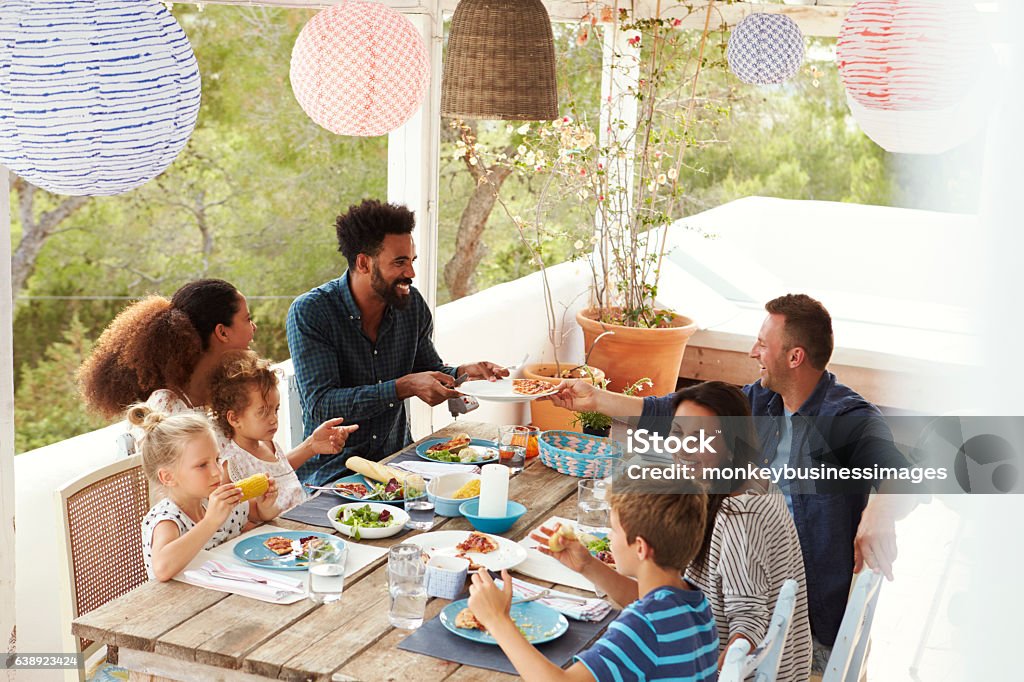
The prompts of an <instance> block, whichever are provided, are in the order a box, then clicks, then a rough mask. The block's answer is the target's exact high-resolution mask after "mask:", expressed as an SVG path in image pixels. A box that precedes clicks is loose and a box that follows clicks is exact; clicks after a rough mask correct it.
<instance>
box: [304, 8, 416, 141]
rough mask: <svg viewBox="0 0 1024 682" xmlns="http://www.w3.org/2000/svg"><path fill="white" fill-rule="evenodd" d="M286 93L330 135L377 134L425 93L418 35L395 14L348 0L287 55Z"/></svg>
mask: <svg viewBox="0 0 1024 682" xmlns="http://www.w3.org/2000/svg"><path fill="white" fill-rule="evenodd" d="M290 78H291V82H292V92H294V93H295V99H296V100H298V102H299V106H300V107H302V110H303V111H305V112H306V115H307V116H309V117H310V118H311V119H313V120H314V121H316V122H317V123H318V124H319V125H321V126H323V127H324V128H326V129H327V130H330V131H331V132H332V133H337V134H338V135H355V136H360V137H371V136H376V135H384V134H386V133H389V132H391V131H392V130H394V129H395V128H398V127H400V126H401V125H402V124H404V123H405V122H406V121H408V120H409V119H410V118H411V117H412V115H413V114H414V113H416V110H417V109H419V107H420V103H421V102H422V101H423V98H424V96H425V95H426V94H427V86H428V85H429V83H430V59H429V56H428V54H427V47H426V45H424V44H423V39H422V38H421V37H420V34H419V31H417V30H416V27H415V26H413V25H412V22H410V21H409V20H408V19H406V18H405V17H403V16H402V15H401V14H399V13H398V12H396V11H395V10H393V9H391V8H389V7H385V6H383V5H380V4H378V3H375V2H362V1H361V0H351V1H350V2H343V3H341V4H338V5H333V6H331V7H329V8H327V9H325V10H323V11H321V12H319V13H318V14H316V15H315V16H314V17H313V18H312V19H310V20H309V22H308V23H307V24H306V25H305V26H304V27H303V28H302V32H301V33H299V37H298V39H297V40H296V41H295V47H294V48H293V49H292V62H291V73H290Z"/></svg>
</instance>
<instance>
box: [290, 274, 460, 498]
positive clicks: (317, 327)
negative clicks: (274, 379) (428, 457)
mask: <svg viewBox="0 0 1024 682" xmlns="http://www.w3.org/2000/svg"><path fill="white" fill-rule="evenodd" d="M409 295H410V296H412V301H410V303H409V305H408V306H407V307H406V308H405V309H403V310H399V309H397V308H393V307H388V308H387V310H386V311H385V312H384V318H383V319H382V320H381V323H380V329H379V330H378V332H377V342H376V343H373V342H371V341H370V339H369V338H368V337H367V336H366V334H364V333H363V327H362V313H361V312H360V310H359V307H358V306H357V305H356V302H355V299H354V298H353V297H352V290H351V289H350V288H349V283H348V272H346V273H345V274H343V275H342V276H341V277H339V278H338V279H335V280H332V281H330V282H327V283H326V284H323V285H321V286H319V287H317V288H316V289H313V290H312V291H309V292H307V293H305V294H303V295H301V296H299V297H298V298H296V299H295V301H294V302H292V305H291V307H290V308H289V309H288V321H287V333H288V350H289V351H290V352H291V356H292V363H293V365H294V367H295V379H296V382H297V383H298V387H299V402H300V403H301V404H302V423H303V426H304V429H303V433H304V435H305V436H306V437H309V434H311V433H313V430H314V429H316V427H317V426H319V425H320V424H322V423H324V422H325V421H327V420H328V419H333V418H335V417H344V418H345V423H346V424H359V430H358V431H356V432H355V433H353V434H352V435H351V436H349V439H348V441H347V442H346V444H345V449H344V450H343V451H342V452H340V453H338V454H336V455H316V456H315V457H312V458H310V459H309V461H307V462H306V463H305V464H303V465H302V466H301V467H299V469H298V471H297V472H296V473H297V474H298V476H299V478H300V479H301V480H303V481H304V482H306V483H310V484H312V485H324V484H326V483H329V482H331V481H334V480H336V479H337V478H338V476H339V475H340V474H341V473H342V472H343V471H344V470H345V466H344V462H345V460H346V459H348V458H349V457H352V456H354V455H359V456H360V457H365V458H366V459H370V460H373V461H379V460H381V459H383V458H384V457H387V456H388V455H391V454H394V453H395V452H397V451H398V450H401V449H402V448H403V447H405V446H406V445H408V444H409V443H411V442H412V435H411V433H410V431H409V419H408V416H407V415H406V411H405V403H404V402H403V401H402V400H399V398H398V394H397V393H396V390H395V383H396V380H397V379H398V378H400V377H403V376H405V375H407V374H414V373H416V372H426V371H439V372H445V373H446V374H450V375H452V376H455V371H456V369H455V368H454V367H448V366H446V365H445V364H444V363H442V362H441V358H440V356H438V354H437V350H436V349H435V348H434V342H433V340H432V336H433V332H434V322H433V318H432V317H431V315H430V309H429V308H428V307H427V304H426V301H424V300H423V297H422V296H421V295H420V293H419V292H418V291H417V290H416V289H415V288H411V289H410V294H409Z"/></svg>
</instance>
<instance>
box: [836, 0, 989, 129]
mask: <svg viewBox="0 0 1024 682" xmlns="http://www.w3.org/2000/svg"><path fill="white" fill-rule="evenodd" d="M982 48H983V42H982V40H981V25H980V22H979V20H978V17H977V12H976V11H975V10H974V8H973V6H972V5H971V3H967V2H961V1H960V0H861V1H860V2H858V3H856V4H855V5H853V6H852V7H851V8H850V11H849V12H848V13H847V15H846V19H845V20H844V21H843V25H842V28H841V29H840V31H839V38H838V40H837V42H836V64H837V65H838V67H839V73H840V75H841V76H842V78H843V83H844V84H845V85H846V91H847V92H848V93H849V95H850V96H851V97H852V98H853V99H854V100H856V101H857V103H859V104H860V105H862V106H863V107H866V108H868V109H889V110H901V111H906V110H915V111H921V110H935V109H945V108H948V107H951V106H954V105H956V104H957V103H958V102H959V101H960V100H961V99H962V98H963V97H964V93H965V92H966V90H967V89H968V87H969V86H970V84H971V82H972V80H973V79H974V78H975V76H976V70H977V68H978V65H979V62H980V59H981V54H982Z"/></svg>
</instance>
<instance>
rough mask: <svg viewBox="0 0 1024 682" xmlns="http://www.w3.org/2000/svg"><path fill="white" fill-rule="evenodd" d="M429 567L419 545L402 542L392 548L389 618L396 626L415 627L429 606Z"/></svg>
mask: <svg viewBox="0 0 1024 682" xmlns="http://www.w3.org/2000/svg"><path fill="white" fill-rule="evenodd" d="M426 571H427V567H426V564H424V563H423V559H422V550H421V549H420V547H419V545H413V544H409V543H406V544H401V545H395V546H394V547H392V548H391V549H390V550H388V593H389V595H390V597H391V608H390V610H389V611H388V620H389V621H390V622H391V624H392V625H393V626H394V627H396V628H402V629H403V630H415V629H416V628H418V627H419V626H421V625H423V614H424V613H425V612H426V610H427V580H426V575H427V573H426Z"/></svg>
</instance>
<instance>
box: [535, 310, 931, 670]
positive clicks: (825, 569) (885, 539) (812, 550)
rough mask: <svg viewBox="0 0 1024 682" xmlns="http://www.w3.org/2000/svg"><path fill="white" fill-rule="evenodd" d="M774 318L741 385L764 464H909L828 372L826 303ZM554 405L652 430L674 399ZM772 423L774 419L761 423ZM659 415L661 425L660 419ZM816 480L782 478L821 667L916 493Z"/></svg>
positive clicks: (885, 564)
mask: <svg viewBox="0 0 1024 682" xmlns="http://www.w3.org/2000/svg"><path fill="white" fill-rule="evenodd" d="M765 310H766V311H767V312H768V317H767V318H766V319H765V321H764V324H763V325H762V327H761V330H760V332H759V333H758V337H757V341H756V342H755V343H754V346H753V348H752V349H751V351H750V357H752V358H754V359H756V360H757V361H758V364H759V366H760V367H759V378H758V380H757V381H755V382H754V383H752V384H748V385H746V386H744V387H743V391H744V393H745V394H746V396H747V398H748V400H749V401H750V408H751V412H752V414H753V415H754V417H755V418H757V417H762V418H761V419H757V420H756V425H757V431H758V436H759V438H760V441H761V449H762V453H763V458H762V462H761V464H762V465H763V466H765V467H771V468H775V469H778V468H781V467H785V466H790V467H792V468H793V469H801V470H807V469H810V468H814V467H818V466H821V465H822V464H823V463H824V464H825V465H828V466H832V467H839V468H867V467H871V466H873V465H877V466H879V467H897V468H902V467H906V466H908V463H907V461H906V459H905V458H904V457H903V455H902V454H901V453H900V452H899V450H897V449H896V446H895V445H894V444H893V440H892V433H891V431H890V429H889V426H888V425H887V424H886V422H885V421H884V419H882V415H881V412H880V411H879V410H878V408H877V407H875V406H874V405H872V404H871V403H870V402H868V401H867V400H865V399H864V398H863V397H861V396H860V395H859V394H857V393H856V392H855V391H854V390H853V389H851V388H849V387H847V386H844V385H843V384H841V383H839V382H838V380H837V379H836V376H835V375H834V374H832V373H831V372H829V371H828V370H827V369H825V367H826V365H827V364H828V361H829V359H830V358H831V356H832V350H833V333H832V318H831V317H830V316H829V314H828V311H827V310H825V307H824V306H822V304H821V303H819V302H818V301H816V300H814V299H813V298H811V297H810V296H806V295H804V294H790V295H787V296H781V297H779V298H777V299H774V300H772V301H769V302H768V303H767V304H766V305H765ZM559 388H560V389H561V392H560V393H559V394H558V395H556V396H554V397H553V401H554V402H555V404H557V405H559V406H561V407H567V408H569V409H572V410H577V411H579V410H596V411H599V412H603V413H605V414H608V415H611V416H615V417H628V416H637V415H639V416H641V422H640V427H641V428H643V427H645V426H647V427H648V428H650V427H651V426H653V425H654V424H655V423H657V421H658V420H663V419H664V418H671V417H672V415H673V409H672V403H673V401H672V396H671V395H668V396H663V397H647V398H643V399H640V398H631V397H628V396H623V395H619V394H615V393H610V392H607V391H598V390H596V389H594V387H593V386H590V385H589V384H587V383H586V382H579V381H574V382H564V383H563V384H562V385H561V386H560V387H559ZM763 417H772V418H773V419H764V418H763ZM655 418H657V419H655ZM818 485H819V487H816V485H815V484H814V483H812V482H808V481H799V482H798V484H796V485H795V489H794V484H793V483H792V482H791V483H790V484H789V485H786V484H785V482H784V481H780V487H782V489H783V492H785V493H786V494H787V495H786V499H787V503H788V504H789V507H790V509H791V510H792V512H793V520H794V522H795V523H796V527H797V533H798V535H799V536H800V549H801V551H802V553H803V555H804V566H805V568H806V574H807V594H808V607H809V612H810V620H811V630H812V633H813V636H814V640H815V661H814V667H815V669H820V668H821V667H822V663H823V661H824V660H827V657H828V654H829V652H830V650H831V647H832V645H833V644H834V642H835V638H836V635H837V634H838V631H839V625H840V623H841V622H842V618H843V613H844V611H845V609H846V599H847V595H848V594H849V590H850V583H851V580H852V577H853V574H854V573H855V572H857V571H859V570H860V569H861V567H862V566H863V565H864V564H866V565H867V566H869V567H871V568H873V569H875V570H877V571H880V572H881V573H883V574H884V575H885V576H886V577H888V578H889V579H890V580H891V579H892V563H893V561H894V560H895V559H896V533H895V521H896V519H898V518H900V517H901V516H903V515H904V514H906V512H907V511H908V510H909V506H910V505H911V504H912V503H913V500H912V498H911V497H910V496H894V495H874V496H872V497H871V498H870V502H869V498H868V496H867V494H866V492H867V491H866V490H865V491H863V492H861V493H858V494H851V493H850V492H849V488H846V489H844V490H843V491H842V492H833V491H831V490H827V489H826V490H824V491H823V489H822V487H820V484H818Z"/></svg>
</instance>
